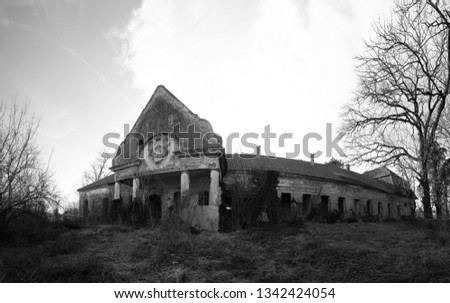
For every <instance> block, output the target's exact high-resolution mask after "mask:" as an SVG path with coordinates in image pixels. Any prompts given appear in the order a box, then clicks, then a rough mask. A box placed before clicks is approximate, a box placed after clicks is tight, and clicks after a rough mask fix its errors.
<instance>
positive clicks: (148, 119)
mask: <svg viewBox="0 0 450 303" xmlns="http://www.w3.org/2000/svg"><path fill="white" fill-rule="evenodd" d="M169 117H171V119H169ZM176 126H179V131H180V132H186V131H187V130H188V127H192V126H194V129H195V131H196V132H197V133H200V137H199V138H195V139H194V140H189V144H190V146H189V147H188V148H190V149H191V148H192V147H194V146H195V147H196V148H199V149H201V148H202V147H203V144H204V142H208V141H207V140H208V139H209V137H208V136H205V135H206V134H212V133H213V128H212V126H211V123H209V121H207V120H205V119H202V118H200V117H199V116H198V115H196V114H194V113H193V112H192V111H191V110H190V109H189V108H188V107H187V106H186V105H184V104H183V102H181V101H180V100H179V99H178V98H177V97H175V96H174V95H173V94H172V93H171V92H170V91H169V90H168V89H167V88H165V87H164V86H162V85H159V86H158V87H157V88H156V90H155V92H154V93H153V95H152V96H151V98H150V100H149V102H148V103H147V105H146V106H145V108H144V109H143V110H142V112H141V114H140V115H139V118H138V119H137V120H136V122H135V124H134V126H133V128H132V129H131V131H130V133H129V134H128V135H127V136H126V138H125V139H124V141H123V142H122V143H121V144H120V147H119V149H118V151H117V154H116V157H115V158H114V159H113V161H112V163H113V170H115V169H117V168H119V167H123V166H126V165H127V164H130V163H133V162H135V160H136V157H137V154H138V153H137V150H138V144H139V142H140V141H142V138H144V140H146V141H147V140H149V139H151V137H152V134H159V133H170V134H173V135H176V133H175V132H176V128H175V127H176ZM144 143H146V142H144Z"/></svg>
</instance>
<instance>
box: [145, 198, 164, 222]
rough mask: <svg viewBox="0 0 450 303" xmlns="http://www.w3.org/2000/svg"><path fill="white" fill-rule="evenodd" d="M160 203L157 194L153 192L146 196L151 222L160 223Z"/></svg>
mask: <svg viewBox="0 0 450 303" xmlns="http://www.w3.org/2000/svg"><path fill="white" fill-rule="evenodd" d="M161 204H162V203H161V197H160V196H159V195H156V194H153V195H150V196H149V197H148V198H147V205H148V208H149V211H150V216H151V221H152V222H153V224H159V223H161V215H162V211H161Z"/></svg>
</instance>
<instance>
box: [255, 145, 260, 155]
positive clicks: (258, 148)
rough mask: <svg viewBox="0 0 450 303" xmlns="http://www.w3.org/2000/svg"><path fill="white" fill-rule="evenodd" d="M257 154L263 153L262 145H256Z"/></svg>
mask: <svg viewBox="0 0 450 303" xmlns="http://www.w3.org/2000/svg"><path fill="white" fill-rule="evenodd" d="M256 155H257V156H259V155H261V145H258V146H256Z"/></svg>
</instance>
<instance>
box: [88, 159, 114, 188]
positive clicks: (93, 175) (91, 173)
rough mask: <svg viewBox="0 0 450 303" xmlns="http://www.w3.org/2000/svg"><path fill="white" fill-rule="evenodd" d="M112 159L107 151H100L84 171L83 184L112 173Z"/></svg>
mask: <svg viewBox="0 0 450 303" xmlns="http://www.w3.org/2000/svg"><path fill="white" fill-rule="evenodd" d="M110 166H111V159H110V157H109V156H108V154H107V153H106V151H100V152H98V155H97V157H96V158H95V160H94V162H92V164H91V165H90V167H89V168H88V169H86V170H85V171H84V172H83V179H82V186H86V185H88V184H91V183H93V182H96V181H98V180H101V179H103V178H105V177H108V176H109V175H111V173H112V172H111V170H110V169H109V167H110Z"/></svg>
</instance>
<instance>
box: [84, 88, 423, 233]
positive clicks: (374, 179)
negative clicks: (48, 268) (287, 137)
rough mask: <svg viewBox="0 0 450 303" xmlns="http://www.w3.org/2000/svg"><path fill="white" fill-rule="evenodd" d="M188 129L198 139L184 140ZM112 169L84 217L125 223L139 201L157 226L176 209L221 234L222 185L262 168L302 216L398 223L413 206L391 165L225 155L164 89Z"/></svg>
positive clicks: (204, 126)
mask: <svg viewBox="0 0 450 303" xmlns="http://www.w3.org/2000/svg"><path fill="white" fill-rule="evenodd" d="M190 128H192V129H194V130H195V134H196V135H195V136H193V138H191V139H192V140H185V139H186V136H185V134H186V133H189V132H188V130H189V129H190ZM111 170H112V171H113V173H114V174H113V175H110V176H108V177H106V178H104V179H102V180H99V181H97V182H94V183H92V184H89V185H87V186H85V187H83V188H80V189H79V190H78V192H79V210H80V214H82V215H83V217H84V219H86V220H88V219H93V220H94V219H96V220H109V221H111V220H120V212H119V211H118V209H120V208H123V207H126V206H127V205H128V206H129V205H136V203H137V204H138V205H140V204H145V205H147V206H148V208H149V212H150V213H151V220H152V221H154V222H161V221H163V220H165V219H166V218H168V217H169V216H170V215H171V214H173V213H174V212H176V214H177V215H178V216H180V217H181V218H182V219H184V220H185V221H188V222H189V223H190V224H192V225H194V226H197V227H199V228H201V229H206V230H218V229H219V206H220V205H221V203H222V201H221V193H222V192H223V191H224V188H226V187H227V185H229V184H231V183H233V182H239V181H236V180H239V179H240V176H245V175H246V174H248V173H249V172H251V171H258V170H270V171H276V172H278V176H279V177H278V178H279V179H278V186H277V189H276V190H277V192H278V196H279V199H280V201H281V207H282V208H283V209H285V210H288V211H290V210H292V211H293V210H294V209H297V210H298V209H300V210H301V212H302V213H303V215H304V216H306V215H307V214H309V213H310V212H311V209H312V208H313V207H316V208H318V209H319V210H320V211H321V212H322V213H326V212H331V211H334V212H337V213H339V214H340V216H341V217H342V218H348V217H350V216H352V217H362V216H378V217H379V218H399V217H400V216H409V215H410V214H411V210H412V209H414V205H415V201H414V200H415V196H414V193H413V192H412V190H411V189H410V188H409V187H408V185H407V184H406V182H405V181H404V180H403V179H402V178H400V177H399V176H398V175H396V174H395V173H393V172H392V171H390V170H389V169H387V168H379V169H375V170H371V171H368V172H365V173H363V174H359V173H357V172H353V171H351V170H350V169H349V168H348V167H347V168H346V169H342V168H339V167H336V166H332V165H324V164H319V163H314V159H313V158H312V159H311V161H302V160H294V159H285V158H269V157H266V156H262V155H257V156H255V155H244V154H241V155H238V154H233V155H227V154H225V150H224V148H223V145H222V138H221V137H220V136H219V135H218V134H216V133H214V131H213V128H212V126H211V124H210V123H209V122H208V121H207V120H205V119H201V118H199V117H198V116H197V115H196V114H194V113H192V112H191V111H190V110H189V109H188V108H187V107H186V106H185V105H184V104H183V103H182V102H181V101H179V100H178V99H177V98H176V97H175V96H174V95H173V94H172V93H170V92H169V91H168V90H167V89H166V88H165V87H164V86H158V87H157V88H156V90H155V92H154V94H153V95H152V97H151V98H150V101H149V102H148V104H147V105H146V107H145V108H144V110H143V111H142V113H141V115H140V116H139V118H138V120H137V121H136V123H135V125H134V126H133V128H132V129H131V132H130V133H129V134H128V135H127V136H126V138H125V139H124V141H123V142H122V143H121V145H120V147H119V149H118V151H117V154H116V157H115V158H114V159H113V162H112V167H111ZM183 201H188V203H187V204H186V203H184V202H183ZM133 203H134V204H133ZM231 211H233V210H232V209H231Z"/></svg>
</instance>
